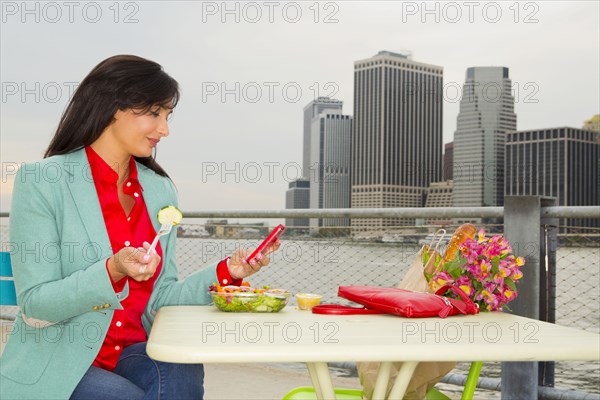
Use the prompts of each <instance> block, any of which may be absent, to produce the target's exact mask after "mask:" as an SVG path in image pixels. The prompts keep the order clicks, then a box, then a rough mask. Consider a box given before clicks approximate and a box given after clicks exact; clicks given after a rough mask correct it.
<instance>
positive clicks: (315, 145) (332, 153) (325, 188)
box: [310, 109, 352, 228]
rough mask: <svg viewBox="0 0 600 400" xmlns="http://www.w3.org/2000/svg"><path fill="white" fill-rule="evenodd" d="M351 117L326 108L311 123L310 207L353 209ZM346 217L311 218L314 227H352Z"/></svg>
mask: <svg viewBox="0 0 600 400" xmlns="http://www.w3.org/2000/svg"><path fill="white" fill-rule="evenodd" d="M351 132H352V117H350V116H349V115H342V111H341V109H324V110H323V111H321V113H319V114H318V115H317V116H316V117H315V118H313V120H312V126H311V138H310V144H311V151H310V163H311V178H310V180H311V183H310V208H350V172H351V171H350V169H351V167H352V159H351V153H350V144H351V143H350V136H351ZM349 225H350V220H349V219H347V218H329V219H311V221H310V226H311V227H315V228H316V227H322V226H332V227H333V226H335V227H340V226H349Z"/></svg>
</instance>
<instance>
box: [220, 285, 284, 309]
mask: <svg viewBox="0 0 600 400" xmlns="http://www.w3.org/2000/svg"><path fill="white" fill-rule="evenodd" d="M209 293H210V295H211V296H212V300H213V302H214V304H215V306H216V307H217V308H218V309H219V310H221V311H226V312H264V313H268V312H278V311H280V310H282V309H283V308H284V307H285V306H286V304H287V302H288V300H289V298H290V293H289V292H288V291H286V290H282V289H256V288H252V287H249V286H223V287H220V286H218V285H212V286H211V287H210V289H209Z"/></svg>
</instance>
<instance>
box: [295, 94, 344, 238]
mask: <svg viewBox="0 0 600 400" xmlns="http://www.w3.org/2000/svg"><path fill="white" fill-rule="evenodd" d="M326 109H327V110H341V109H342V102H341V101H339V100H335V99H330V98H329V97H319V98H317V99H316V100H313V101H311V102H310V103H308V104H307V105H306V107H304V114H303V126H302V130H303V140H302V178H300V179H297V180H295V181H293V182H290V184H289V189H288V190H287V191H286V194H285V208H287V209H297V208H300V209H302V208H310V183H311V180H313V181H314V176H315V174H316V172H317V171H314V170H311V169H314V168H316V165H317V164H316V163H311V159H310V151H311V143H310V139H311V127H312V123H313V119H315V118H316V117H318V115H319V114H320V113H321V112H323V111H324V110H326ZM311 164H314V165H311ZM286 224H287V225H288V226H294V227H296V228H300V230H302V229H301V228H304V227H306V228H308V226H309V219H308V218H289V219H286Z"/></svg>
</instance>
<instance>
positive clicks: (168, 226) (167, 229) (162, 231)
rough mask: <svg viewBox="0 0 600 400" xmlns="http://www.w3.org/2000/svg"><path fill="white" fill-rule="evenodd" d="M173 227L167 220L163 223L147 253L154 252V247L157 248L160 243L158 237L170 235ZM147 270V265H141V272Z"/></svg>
mask: <svg viewBox="0 0 600 400" xmlns="http://www.w3.org/2000/svg"><path fill="white" fill-rule="evenodd" d="M172 228H173V224H172V223H169V222H166V223H164V224H162V225H161V227H160V229H159V230H158V233H157V234H156V237H155V238H154V240H153V241H152V244H151V245H150V248H149V249H148V252H147V253H146V254H147V255H150V254H151V253H152V251H154V249H155V248H156V245H157V244H158V239H159V238H160V237H161V236H164V235H168V234H169V233H171V229H172ZM145 271H146V267H145V266H142V267H140V274H143V273H144V272H145Z"/></svg>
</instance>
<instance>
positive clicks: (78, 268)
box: [0, 149, 217, 400]
mask: <svg viewBox="0 0 600 400" xmlns="http://www.w3.org/2000/svg"><path fill="white" fill-rule="evenodd" d="M137 168H138V172H139V174H138V175H139V181H140V184H141V185H142V187H143V190H144V191H143V196H144V200H145V202H146V207H147V208H148V212H149V214H150V218H151V220H152V221H153V222H154V229H155V230H156V231H157V232H158V229H159V228H160V224H159V223H158V221H157V219H156V215H157V213H158V210H159V209H160V208H161V207H164V206H166V205H177V198H176V192H175V188H174V186H173V184H172V182H171V180H170V179H168V178H165V177H162V176H160V175H158V174H156V173H155V172H154V171H152V170H150V169H149V168H147V167H145V166H143V165H141V164H139V163H138V164H137ZM175 237H176V233H175V230H173V231H172V232H171V233H170V234H169V235H166V236H163V237H162V238H161V239H160V244H161V246H162V249H163V266H162V269H161V272H160V275H159V277H158V279H157V280H156V283H155V285H154V290H153V292H152V295H151V296H150V300H149V302H148V306H147V307H146V309H145V311H144V314H143V317H142V322H143V325H144V328H145V329H146V331H147V332H148V333H149V332H150V328H151V327H152V323H153V321H154V315H155V314H156V312H157V310H158V309H160V308H161V307H163V306H167V305H192V304H196V305H197V304H208V303H209V302H210V296H209V295H208V293H207V290H208V286H209V285H210V284H212V283H213V282H216V281H217V277H216V264H215V265H209V266H207V267H206V268H204V269H202V270H200V271H198V272H196V273H195V274H193V275H191V276H189V277H188V278H187V279H185V280H178V277H177V267H176V262H175ZM152 239H153V238H148V241H151V240H152ZM9 246H10V251H11V261H12V265H13V271H14V279H15V285H16V290H17V302H18V305H19V312H18V314H17V316H16V320H15V324H14V327H13V330H12V333H11V335H10V337H9V340H8V342H7V344H6V346H5V349H4V352H3V354H2V358H1V359H0V398H2V399H3V400H8V399H68V398H69V397H70V396H71V393H72V392H73V390H74V389H75V387H76V386H77V384H78V383H79V381H80V380H81V378H82V377H83V375H84V374H85V372H86V371H87V370H88V368H89V367H90V366H91V365H92V362H93V361H94V359H95V358H96V355H97V354H98V352H99V350H100V346H101V345H102V342H103V341H104V338H105V336H106V333H107V331H108V328H109V324H110V322H111V319H112V316H113V313H114V310H119V309H122V306H121V303H120V301H121V300H123V299H125V298H126V297H127V295H128V290H129V288H128V286H126V287H125V289H124V290H123V292H122V293H121V295H120V296H118V295H117V294H115V292H114V290H113V288H112V285H111V282H110V277H109V276H108V273H107V271H106V265H105V263H106V259H107V258H108V257H110V256H111V255H112V249H111V246H110V241H109V238H108V233H107V231H106V227H105V225H104V219H103V216H102V211H101V209H100V203H99V201H98V196H97V194H96V188H95V186H94V182H93V180H92V178H91V171H90V166H89V163H88V160H87V157H86V154H85V150H83V149H81V150H77V151H74V152H72V153H69V154H66V155H60V156H53V157H49V158H46V159H44V160H42V161H40V162H36V163H31V164H25V165H23V166H22V167H21V168H20V169H19V171H18V173H17V174H16V175H15V184H14V189H13V198H12V208H11V212H10V242H9Z"/></svg>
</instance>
